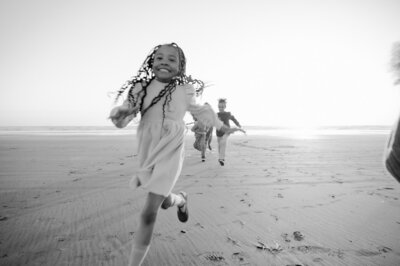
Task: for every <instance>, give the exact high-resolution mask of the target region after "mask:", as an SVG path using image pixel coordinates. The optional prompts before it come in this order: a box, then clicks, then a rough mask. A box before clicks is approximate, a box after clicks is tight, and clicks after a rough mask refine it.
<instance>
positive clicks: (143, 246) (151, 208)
mask: <svg viewBox="0 0 400 266" xmlns="http://www.w3.org/2000/svg"><path fill="white" fill-rule="evenodd" d="M164 199H165V197H164V196H161V195H157V194H154V193H151V192H150V193H149V194H148V196H147V199H146V203H145V205H144V208H143V210H142V213H141V215H140V221H139V228H138V230H137V234H135V238H134V240H133V247H132V253H131V255H130V258H129V265H130V266H139V265H141V264H142V262H143V260H144V258H145V257H146V254H147V251H148V250H149V247H150V241H151V237H152V235H153V230H154V225H155V223H156V218H157V213H158V210H159V209H160V205H161V203H162V202H163V201H164Z"/></svg>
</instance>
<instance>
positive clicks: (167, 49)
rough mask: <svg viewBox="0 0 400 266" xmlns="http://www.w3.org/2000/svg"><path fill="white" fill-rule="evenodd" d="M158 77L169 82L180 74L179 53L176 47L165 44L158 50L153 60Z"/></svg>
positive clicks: (154, 70) (159, 79)
mask: <svg viewBox="0 0 400 266" xmlns="http://www.w3.org/2000/svg"><path fill="white" fill-rule="evenodd" d="M153 72H154V74H155V76H156V79H157V80H158V81H161V82H165V83H168V82H170V81H171V79H172V78H173V77H175V76H177V75H178V74H179V54H178V51H177V49H176V48H175V47H173V46H169V45H163V46H161V47H160V48H158V50H157V51H156V53H155V55H154V62H153Z"/></svg>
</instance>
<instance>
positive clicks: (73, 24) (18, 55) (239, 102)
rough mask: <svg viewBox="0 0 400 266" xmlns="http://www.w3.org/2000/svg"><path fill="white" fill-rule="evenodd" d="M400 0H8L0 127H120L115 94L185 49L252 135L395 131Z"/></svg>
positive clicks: (1, 8)
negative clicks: (143, 70) (348, 128)
mask: <svg viewBox="0 0 400 266" xmlns="http://www.w3.org/2000/svg"><path fill="white" fill-rule="evenodd" d="M399 10H400V1H398V0H384V1H382V0H324V1H320V0H259V1H257V0H247V1H242V0H202V1H194V0H169V1H164V0H159V1H154V0H152V1H149V0H147V1H133V0H126V1H117V0H116V1H101V0H86V1H85V0H68V1H64V0H35V1H32V0H1V1H0V38H1V41H0V76H1V78H0V126H13V125H22V126H24V125H47V126H67V125H78V126H85V125H88V126H92V125H111V123H110V121H108V120H107V119H106V118H107V116H108V114H109V111H110V108H111V107H112V102H113V99H112V98H110V97H109V96H108V93H109V92H113V91H116V90H117V89H118V88H119V87H120V86H121V85H122V84H123V83H124V82H125V81H126V80H127V79H128V78H129V77H131V76H132V75H133V74H134V73H136V71H137V70H138V68H139V67H140V65H141V63H142V62H143V60H144V59H145V57H146V56H147V54H148V53H149V51H150V50H151V49H152V48H153V47H154V46H155V45H157V44H162V43H168V42H176V43H177V44H178V45H179V46H181V47H182V49H183V50H184V52H185V54H186V57H187V61H188V62H187V72H188V74H191V75H192V76H194V77H196V78H199V79H202V80H204V81H206V82H209V83H212V84H214V86H212V87H209V88H207V90H206V91H205V93H204V96H203V101H208V102H210V103H211V104H212V105H213V106H214V108H215V109H216V106H217V102H216V101H217V99H218V98H220V97H224V98H227V99H228V107H227V110H228V111H231V112H232V113H233V114H234V115H235V116H236V118H237V119H238V120H239V121H240V122H241V124H243V125H270V126H310V127H312V126H318V125H390V124H392V123H393V122H394V120H395V118H396V117H397V114H398V113H399V111H400V108H399V107H400V105H399V99H400V87H399V86H394V85H393V81H394V79H393V77H392V76H391V74H390V72H389V71H388V63H389V60H390V51H391V47H392V44H393V43H394V42H396V41H400V30H399V25H400V16H399Z"/></svg>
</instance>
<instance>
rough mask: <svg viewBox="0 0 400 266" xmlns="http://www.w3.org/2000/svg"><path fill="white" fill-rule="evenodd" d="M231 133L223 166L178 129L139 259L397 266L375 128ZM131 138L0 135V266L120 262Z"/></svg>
mask: <svg viewBox="0 0 400 266" xmlns="http://www.w3.org/2000/svg"><path fill="white" fill-rule="evenodd" d="M239 135H240V134H237V135H234V136H232V137H231V138H230V139H229V142H228V150H227V163H226V166H224V167H221V166H219V164H218V163H217V155H216V152H215V150H216V140H215V139H214V140H213V147H214V150H213V151H212V152H208V153H207V161H206V162H205V163H201V161H200V154H199V152H197V151H196V150H194V149H193V148H192V145H191V144H192V142H193V137H192V136H187V142H186V160H185V164H184V169H183V172H182V175H181V178H180V180H179V182H178V183H177V186H176V191H179V190H185V191H187V192H188V193H189V208H190V218H189V221H188V222H187V223H186V224H182V223H179V222H178V220H177V217H176V209H175V208H173V209H169V210H167V211H164V210H162V211H160V213H159V216H158V220H157V224H156V228H155V232H154V237H153V241H152V245H151V249H150V251H149V254H148V256H147V258H146V260H145V263H144V265H185V266H186V265H279V266H281V265H303V266H305V265H363V266H364V265H389V266H390V265H393V266H395V265H396V266H398V265H400V200H399V197H400V184H399V183H397V182H395V180H394V179H393V178H392V177H390V176H389V175H388V174H386V173H385V171H384V169H383V167H382V149H383V146H384V143H385V140H386V136H384V135H376V136H366V135H364V136H324V137H322V138H318V139H291V138H283V137H271V136H263V137H261V136H259V137H258V136H243V135H240V136H239ZM133 139H134V137H133V136H0V204H1V205H0V210H1V211H0V265H126V264H127V261H128V255H129V253H130V249H131V244H132V239H133V238H134V237H135V230H136V228H137V223H138V216H139V212H140V210H141V207H142V205H143V202H144V196H145V192H144V191H143V190H141V189H139V190H135V191H133V190H131V189H129V188H128V186H127V184H128V181H129V179H130V176H131V174H132V172H133V171H134V170H135V166H136V162H135V155H134V141H133Z"/></svg>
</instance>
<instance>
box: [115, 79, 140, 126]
mask: <svg viewBox="0 0 400 266" xmlns="http://www.w3.org/2000/svg"><path fill="white" fill-rule="evenodd" d="M141 93H142V85H141V84H140V83H138V84H136V85H135V86H134V87H133V88H132V89H131V91H129V94H130V95H134V96H135V97H140V95H141ZM128 99H129V96H128V98H127V99H126V100H125V101H124V103H123V104H122V105H121V106H117V107H114V108H113V109H112V110H111V112H110V117H109V118H110V119H111V121H112V122H113V123H114V125H115V126H116V127H118V128H124V127H126V126H127V125H128V124H129V122H131V121H132V120H133V118H135V117H136V115H137V113H138V112H139V108H140V103H139V102H137V103H136V104H135V106H133V105H132V104H131V103H130V102H129V100H128Z"/></svg>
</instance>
